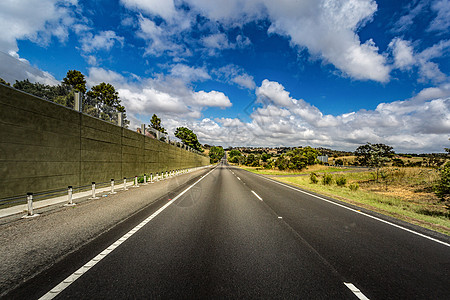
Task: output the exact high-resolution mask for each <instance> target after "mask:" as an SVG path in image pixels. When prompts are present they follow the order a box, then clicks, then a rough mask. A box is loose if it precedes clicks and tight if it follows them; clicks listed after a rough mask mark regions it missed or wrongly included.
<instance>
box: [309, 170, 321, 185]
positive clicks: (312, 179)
mask: <svg viewBox="0 0 450 300" xmlns="http://www.w3.org/2000/svg"><path fill="white" fill-rule="evenodd" d="M309 180H311V183H314V184H316V183H318V182H319V179H317V175H316V173H314V172H311V173H310V174H309Z"/></svg>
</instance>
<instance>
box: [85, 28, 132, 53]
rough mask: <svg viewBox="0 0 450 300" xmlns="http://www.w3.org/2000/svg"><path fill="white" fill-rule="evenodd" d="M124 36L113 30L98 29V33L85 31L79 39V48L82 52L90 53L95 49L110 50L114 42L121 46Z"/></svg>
mask: <svg viewBox="0 0 450 300" xmlns="http://www.w3.org/2000/svg"><path fill="white" fill-rule="evenodd" d="M124 40H125V39H124V38H123V37H121V36H117V35H116V33H115V32H114V31H111V30H107V31H100V32H99V33H98V34H96V35H93V34H92V33H90V32H88V33H86V34H85V35H84V36H83V37H82V38H81V40H80V42H81V49H82V50H83V51H84V52H87V53H90V52H94V51H97V50H107V51H109V50H111V48H112V47H113V46H114V44H115V43H119V44H121V45H122V46H123V42H124Z"/></svg>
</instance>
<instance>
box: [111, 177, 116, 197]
mask: <svg viewBox="0 0 450 300" xmlns="http://www.w3.org/2000/svg"><path fill="white" fill-rule="evenodd" d="M110 194H117V192H114V179H111V192H110Z"/></svg>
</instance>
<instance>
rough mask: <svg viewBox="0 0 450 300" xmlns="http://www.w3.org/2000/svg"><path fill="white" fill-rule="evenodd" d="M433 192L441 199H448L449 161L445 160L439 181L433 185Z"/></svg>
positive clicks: (449, 184) (449, 193)
mask: <svg viewBox="0 0 450 300" xmlns="http://www.w3.org/2000/svg"><path fill="white" fill-rule="evenodd" d="M434 193H435V194H436V196H438V197H439V199H441V201H445V200H449V199H450V162H447V163H446V164H445V165H444V167H443V168H442V170H441V174H440V178H439V181H438V183H437V184H436V186H435V187H434Z"/></svg>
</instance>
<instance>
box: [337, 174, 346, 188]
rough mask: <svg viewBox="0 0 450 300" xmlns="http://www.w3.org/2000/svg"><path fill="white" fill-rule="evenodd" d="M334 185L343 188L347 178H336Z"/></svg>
mask: <svg viewBox="0 0 450 300" xmlns="http://www.w3.org/2000/svg"><path fill="white" fill-rule="evenodd" d="M336 184H337V185H338V186H341V187H342V186H345V185H346V184H347V178H345V177H343V176H339V177H338V178H336Z"/></svg>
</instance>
